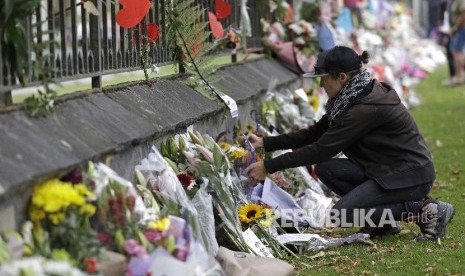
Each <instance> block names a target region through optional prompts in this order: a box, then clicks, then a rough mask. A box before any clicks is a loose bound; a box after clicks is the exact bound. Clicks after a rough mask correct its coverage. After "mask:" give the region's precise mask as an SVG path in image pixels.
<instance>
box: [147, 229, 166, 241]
mask: <svg viewBox="0 0 465 276" xmlns="http://www.w3.org/2000/svg"><path fill="white" fill-rule="evenodd" d="M144 235H145V237H146V238H147V240H149V242H151V243H154V242H157V241H159V240H161V239H162V238H163V237H164V235H163V233H162V232H158V231H147V232H145V233H144Z"/></svg>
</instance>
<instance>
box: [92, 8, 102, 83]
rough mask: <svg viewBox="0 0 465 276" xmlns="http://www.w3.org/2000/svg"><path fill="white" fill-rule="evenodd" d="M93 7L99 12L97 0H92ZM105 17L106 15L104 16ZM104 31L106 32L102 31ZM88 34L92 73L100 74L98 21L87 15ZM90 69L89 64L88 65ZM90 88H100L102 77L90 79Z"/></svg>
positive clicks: (96, 17)
mask: <svg viewBox="0 0 465 276" xmlns="http://www.w3.org/2000/svg"><path fill="white" fill-rule="evenodd" d="M92 2H93V3H94V5H95V7H97V9H99V10H100V5H99V1H98V0H92ZM104 16H106V15H104ZM104 31H106V30H104ZM89 32H90V49H91V51H92V55H93V57H94V58H93V62H94V64H93V72H99V73H100V72H101V70H102V52H101V51H100V50H101V39H100V37H101V36H100V20H99V17H98V16H96V15H93V14H89ZM89 67H90V64H89ZM92 88H102V75H98V76H94V77H92Z"/></svg>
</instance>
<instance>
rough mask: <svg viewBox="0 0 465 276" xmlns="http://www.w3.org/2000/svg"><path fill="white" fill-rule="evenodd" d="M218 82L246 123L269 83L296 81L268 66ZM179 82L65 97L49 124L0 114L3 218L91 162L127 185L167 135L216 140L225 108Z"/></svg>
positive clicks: (234, 68)
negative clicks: (189, 132)
mask: <svg viewBox="0 0 465 276" xmlns="http://www.w3.org/2000/svg"><path fill="white" fill-rule="evenodd" d="M218 74H219V75H220V77H221V79H220V81H219V83H218V86H219V87H221V88H223V90H224V91H225V92H226V94H228V95H229V96H231V97H232V98H233V99H234V100H236V102H237V103H238V106H239V113H240V117H241V121H246V120H248V119H250V118H249V117H250V110H251V109H254V108H257V106H258V102H257V100H258V96H259V95H260V94H262V93H263V92H264V91H266V89H267V87H268V84H269V82H270V80H271V79H272V78H276V79H277V80H278V85H279V86H280V87H282V88H287V87H289V86H292V85H293V84H295V83H297V81H298V76H297V75H296V74H294V73H293V72H291V71H289V70H288V69H286V68H285V67H284V66H282V65H281V64H279V63H278V62H276V61H274V60H270V59H265V58H260V59H256V60H252V61H248V62H243V63H237V64H233V65H228V66H225V67H223V68H221V69H220V70H219V71H218ZM180 78H182V76H176V77H166V78H160V79H158V80H156V82H155V83H154V84H153V85H152V87H148V86H147V85H146V84H145V82H131V83H125V84H120V85H116V86H112V87H108V88H104V89H101V90H100V91H93V92H91V93H79V94H74V95H71V96H65V97H62V98H60V100H58V101H57V106H56V107H55V111H54V112H53V114H51V115H49V116H48V117H46V118H37V119H36V118H29V117H28V116H27V115H26V114H25V113H24V112H23V111H21V110H20V107H13V108H10V109H8V110H6V111H3V114H1V115H0V137H1V139H0V156H1V158H0V185H1V187H0V211H1V210H3V209H8V210H11V208H10V207H11V206H13V207H14V208H15V210H16V212H15V214H14V217H15V219H16V220H17V219H18V218H19V217H21V215H20V213H21V212H23V211H24V208H25V206H26V204H25V203H26V202H27V201H26V200H27V198H29V195H30V192H31V190H32V186H33V185H34V184H36V183H38V182H41V181H43V180H46V179H48V178H51V177H55V176H56V177H60V176H62V175H64V174H66V173H68V172H70V171H71V170H73V169H75V168H76V167H78V166H80V165H83V164H85V163H87V162H88V161H89V160H93V161H107V162H106V163H108V164H109V165H110V166H111V167H112V168H113V169H115V171H116V172H118V173H119V174H120V175H121V176H123V177H127V178H128V179H130V180H132V178H131V177H132V176H133V170H134V166H135V165H137V163H138V162H139V161H140V160H141V159H142V158H144V157H146V156H147V154H148V152H149V151H150V147H151V146H152V145H157V144H159V142H160V141H161V140H163V139H164V137H166V135H169V134H173V133H179V132H184V131H185V130H186V128H187V127H188V126H190V125H194V127H195V128H197V129H199V130H200V131H201V132H205V133H209V134H211V135H212V136H213V135H217V134H219V133H220V132H221V131H223V129H224V128H226V127H228V126H227V125H228V119H227V118H228V115H227V110H226V108H225V107H224V106H223V105H222V104H220V102H219V101H216V100H210V99H208V98H206V97H204V96H202V95H201V94H200V93H198V92H196V91H194V90H192V89H191V88H190V87H188V86H186V85H185V84H183V83H182V82H181V79H180ZM109 158H110V159H111V160H110V161H109ZM9 212H10V211H9ZM0 217H1V215H0ZM2 228H3V227H2Z"/></svg>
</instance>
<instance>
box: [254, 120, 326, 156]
mask: <svg viewBox="0 0 465 276" xmlns="http://www.w3.org/2000/svg"><path fill="white" fill-rule="evenodd" d="M328 127H329V121H328V116H327V115H324V116H323V117H322V118H321V119H320V120H319V121H318V122H317V123H316V124H314V125H313V126H310V127H308V128H305V129H301V130H299V131H295V132H291V133H286V134H281V135H278V136H267V137H264V138H263V147H264V148H265V151H274V150H281V149H292V148H300V147H302V146H305V145H309V144H311V143H313V142H315V141H317V140H318V139H319V138H320V137H321V135H323V133H325V131H326V130H328Z"/></svg>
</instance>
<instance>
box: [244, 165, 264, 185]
mask: <svg viewBox="0 0 465 276" xmlns="http://www.w3.org/2000/svg"><path fill="white" fill-rule="evenodd" d="M245 172H246V173H247V175H248V176H249V179H250V180H251V181H252V182H254V183H258V182H263V181H264V180H265V178H266V174H267V173H268V172H267V171H266V168H265V164H264V163H263V161H258V162H255V163H253V164H251V165H250V166H248V167H247V169H245Z"/></svg>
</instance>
